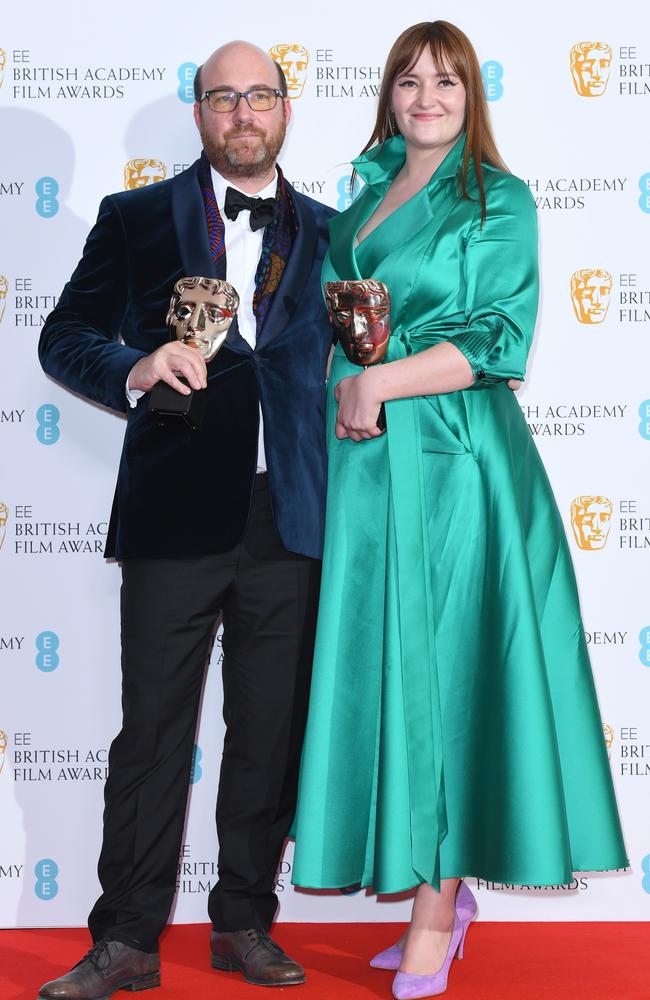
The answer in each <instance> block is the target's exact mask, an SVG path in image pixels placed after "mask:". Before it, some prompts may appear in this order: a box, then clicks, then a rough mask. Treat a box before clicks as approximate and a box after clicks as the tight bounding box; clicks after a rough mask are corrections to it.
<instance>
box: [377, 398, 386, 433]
mask: <svg viewBox="0 0 650 1000" xmlns="http://www.w3.org/2000/svg"><path fill="white" fill-rule="evenodd" d="M377 427H378V428H379V430H380V431H385V430H386V407H385V406H384V404H383V403H382V404H381V406H380V407H379V415H378V417H377Z"/></svg>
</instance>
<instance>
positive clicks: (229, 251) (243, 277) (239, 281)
mask: <svg viewBox="0 0 650 1000" xmlns="http://www.w3.org/2000/svg"><path fill="white" fill-rule="evenodd" d="M210 172H211V174H212V184H213V187H214V194H215V198H216V199H217V205H218V206H219V212H220V213H221V218H222V219H223V223H224V227H225V233H224V238H225V242H226V279H227V280H228V281H229V282H230V284H231V285H233V286H234V288H235V289H236V291H237V293H238V295H239V300H240V302H239V309H238V311H237V323H238V326H239V332H240V334H241V336H242V337H243V338H244V340H245V341H246V342H247V343H248V344H250V346H251V347H252V348H253V350H254V349H255V339H256V321H255V314H254V312H253V295H254V294H255V274H256V272H257V265H258V264H259V260H260V257H261V255H262V241H263V239H264V229H258V230H256V231H255V232H253V230H252V229H251V226H250V212H247V211H242V212H240V213H239V215H238V216H237V218H236V219H235V220H234V221H232V220H231V219H228V218H226V215H225V212H224V210H223V205H224V201H225V197H226V188H228V187H234V188H236V190H237V191H239V190H241V189H240V188H237V187H236V185H235V184H232V183H231V182H230V181H227V180H226V179H225V177H222V176H221V174H218V173H217V171H216V170H215V169H214V167H210ZM277 188H278V177H277V174H276V175H275V177H274V178H273V180H272V181H271V183H270V184H268V185H267V186H266V187H265V188H263V189H262V190H261V191H256V192H255V194H254V195H253V197H255V198H275V196H276V194H277ZM242 194H245V192H242ZM140 396H142V392H141V391H140V390H139V389H129V388H128V379H127V389H126V398H127V400H128V402H129V406H135V405H136V403H137V401H138V399H139V398H140ZM257 471H258V472H266V454H265V451H264V425H263V422H262V410H261V407H260V428H259V440H258V447H257Z"/></svg>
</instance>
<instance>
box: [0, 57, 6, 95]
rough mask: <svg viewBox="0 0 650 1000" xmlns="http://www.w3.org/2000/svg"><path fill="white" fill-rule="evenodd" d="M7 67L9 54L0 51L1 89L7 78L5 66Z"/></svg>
mask: <svg viewBox="0 0 650 1000" xmlns="http://www.w3.org/2000/svg"><path fill="white" fill-rule="evenodd" d="M6 65H7V53H6V52H5V50H4V49H0V87H2V83H3V81H4V78H5V66H6Z"/></svg>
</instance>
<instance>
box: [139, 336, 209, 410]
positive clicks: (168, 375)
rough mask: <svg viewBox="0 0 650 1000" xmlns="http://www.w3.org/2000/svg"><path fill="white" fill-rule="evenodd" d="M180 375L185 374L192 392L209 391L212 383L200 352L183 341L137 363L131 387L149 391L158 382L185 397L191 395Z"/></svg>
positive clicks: (173, 343)
mask: <svg viewBox="0 0 650 1000" xmlns="http://www.w3.org/2000/svg"><path fill="white" fill-rule="evenodd" d="M177 375H183V376H184V377H185V378H186V379H187V381H188V382H189V384H190V385H191V387H192V389H205V387H206V385H207V384H208V370H207V368H206V364H205V361H204V360H203V357H202V356H201V354H200V353H199V351H197V350H196V349H195V348H193V347H188V346H187V344H182V343H181V342H180V340H173V341H170V343H169V344H163V346H162V347H159V348H158V350H157V351H154V352H153V354H149V355H148V356H147V357H146V358H141V359H140V360H139V361H138V362H136V364H135V365H134V366H133V368H132V369H131V373H130V375H129V381H128V388H129V389H140V390H142V392H149V391H150V389H153V387H154V385H155V384H156V382H166V383H167V385H171V387H172V389H176V390H177V392H181V393H182V394H183V395H184V396H187V395H189V393H190V391H191V390H190V389H188V387H187V386H186V385H183V383H182V382H179V380H178V379H177V377H176V376H177Z"/></svg>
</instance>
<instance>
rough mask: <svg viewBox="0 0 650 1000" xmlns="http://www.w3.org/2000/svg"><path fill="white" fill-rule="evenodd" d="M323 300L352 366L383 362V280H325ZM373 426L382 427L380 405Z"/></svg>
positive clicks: (386, 312)
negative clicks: (375, 423) (375, 422)
mask: <svg viewBox="0 0 650 1000" xmlns="http://www.w3.org/2000/svg"><path fill="white" fill-rule="evenodd" d="M325 301H326V303H327V313H328V315H329V318H330V323H331V324H332V326H333V327H334V329H335V331H336V335H337V337H338V339H339V341H340V343H341V347H342V348H343V350H344V351H345V354H346V356H347V359H348V361H351V362H352V364H353V365H361V366H362V367H363V368H367V367H368V365H374V364H377V362H378V361H383V359H384V358H385V356H386V351H387V350H388V338H389V337H390V295H389V294H388V288H387V287H386V285H385V284H384V282H383V281H373V280H372V279H370V278H367V279H366V278H363V279H360V280H358V279H357V280H354V281H328V282H326V283H325ZM377 427H379V429H380V430H382V431H383V430H385V429H386V410H385V408H384V404H383V403H382V404H381V409H380V411H379V416H378V417H377Z"/></svg>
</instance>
